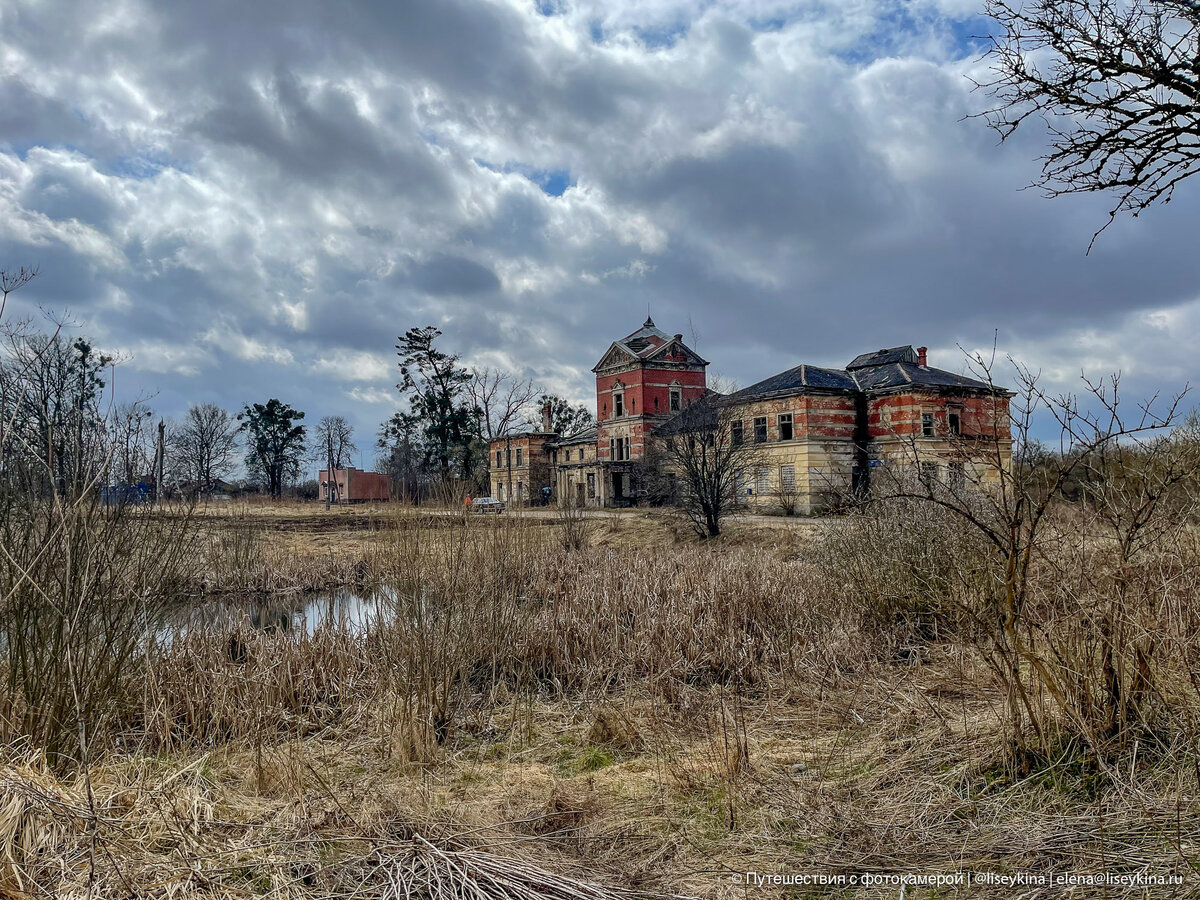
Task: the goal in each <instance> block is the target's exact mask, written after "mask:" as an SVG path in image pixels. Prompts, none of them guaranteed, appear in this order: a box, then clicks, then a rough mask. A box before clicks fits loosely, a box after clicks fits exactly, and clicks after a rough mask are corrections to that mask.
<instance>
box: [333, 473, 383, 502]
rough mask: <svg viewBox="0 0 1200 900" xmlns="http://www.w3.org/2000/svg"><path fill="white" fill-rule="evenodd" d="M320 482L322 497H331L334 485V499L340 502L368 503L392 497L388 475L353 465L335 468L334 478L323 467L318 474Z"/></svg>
mask: <svg viewBox="0 0 1200 900" xmlns="http://www.w3.org/2000/svg"><path fill="white" fill-rule="evenodd" d="M318 480H319V482H320V485H321V488H320V494H319V496H320V499H321V500H322V501H324V500H326V499H327V498H328V497H329V489H330V487H331V486H332V487H333V491H334V494H333V499H334V500H336V501H337V502H339V503H368V502H370V501H383V500H389V499H391V490H390V486H389V485H388V477H387V475H384V474H383V473H381V472H364V471H363V470H362V469H356V468H354V467H353V466H351V467H350V468H348V469H334V470H333V479H332V481H331V479H330V478H329V471H328V470H327V469H322V470H321V471H320V474H319V475H318Z"/></svg>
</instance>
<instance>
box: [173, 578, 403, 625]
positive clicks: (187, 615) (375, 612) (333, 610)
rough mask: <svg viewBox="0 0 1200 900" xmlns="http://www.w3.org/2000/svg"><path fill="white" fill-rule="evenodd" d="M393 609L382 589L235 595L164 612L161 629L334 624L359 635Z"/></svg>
mask: <svg viewBox="0 0 1200 900" xmlns="http://www.w3.org/2000/svg"><path fill="white" fill-rule="evenodd" d="M395 609H396V604H395V602H394V600H393V598H392V596H391V592H390V591H386V590H384V591H380V592H378V593H375V594H371V595H369V596H362V595H361V594H357V593H355V592H354V591H351V590H348V589H345V588H343V589H340V590H336V591H332V592H329V593H322V594H307V595H304V594H297V595H294V596H291V597H280V596H279V595H277V594H276V595H272V596H268V597H239V598H237V599H230V600H210V601H208V602H205V603H202V604H199V605H196V606H190V607H187V608H183V609H179V610H177V611H175V612H173V613H172V614H170V615H169V616H168V618H167V621H166V623H165V625H166V628H165V629H164V630H165V631H166V632H168V633H169V634H175V635H183V634H187V633H188V632H189V631H192V630H194V629H197V630H217V631H221V630H225V629H227V628H230V627H236V626H238V625H248V626H249V627H251V628H253V629H255V630H257V631H271V632H293V633H296V634H309V635H311V634H312V633H313V632H314V631H316V630H317V629H318V628H322V627H325V626H334V627H337V628H339V629H345V630H347V631H349V632H351V633H353V634H359V633H362V632H364V631H366V630H367V629H368V628H370V627H371V625H373V624H375V623H377V622H381V621H386V620H387V619H389V618H390V617H392V616H394V615H395Z"/></svg>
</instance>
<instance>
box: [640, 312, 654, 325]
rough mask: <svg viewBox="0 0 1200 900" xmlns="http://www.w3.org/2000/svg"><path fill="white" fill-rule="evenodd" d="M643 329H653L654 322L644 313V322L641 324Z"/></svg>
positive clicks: (648, 314)
mask: <svg viewBox="0 0 1200 900" xmlns="http://www.w3.org/2000/svg"><path fill="white" fill-rule="evenodd" d="M642 327H643V328H654V327H655V325H654V320H653V319H652V318H650V313H646V321H645V322H643V323H642Z"/></svg>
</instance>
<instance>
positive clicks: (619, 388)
mask: <svg viewBox="0 0 1200 900" xmlns="http://www.w3.org/2000/svg"><path fill="white" fill-rule="evenodd" d="M612 390H613V418H614V419H619V418H620V417H621V416H623V415H625V385H623V384H621V382H619V381H618V382H615V383H614V384H613V389H612Z"/></svg>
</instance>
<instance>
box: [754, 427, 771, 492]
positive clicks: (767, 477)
mask: <svg viewBox="0 0 1200 900" xmlns="http://www.w3.org/2000/svg"><path fill="white" fill-rule="evenodd" d="M763 427H764V428H765V427H766V426H763ZM754 490H755V491H756V492H757V493H759V494H769V493H770V492H771V470H770V469H768V468H767V467H766V466H759V467H758V471H757V472H756V473H755V485H754Z"/></svg>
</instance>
